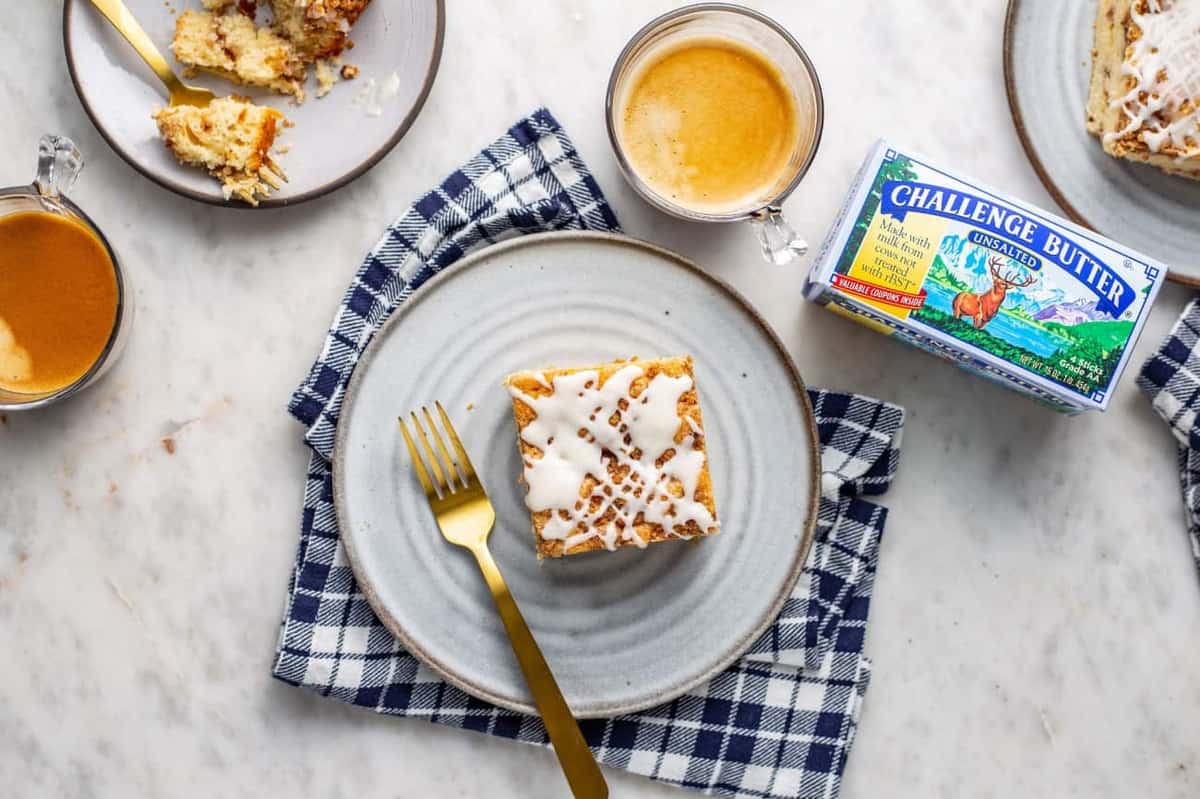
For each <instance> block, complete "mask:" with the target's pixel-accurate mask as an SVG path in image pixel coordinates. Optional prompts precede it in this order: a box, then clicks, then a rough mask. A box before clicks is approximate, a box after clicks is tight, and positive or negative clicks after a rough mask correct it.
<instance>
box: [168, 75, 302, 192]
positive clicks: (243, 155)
mask: <svg viewBox="0 0 1200 799" xmlns="http://www.w3.org/2000/svg"><path fill="white" fill-rule="evenodd" d="M154 121H155V122H157V123H158V130H159V133H161V134H162V137H163V140H164V141H165V142H166V145H167V147H168V148H170V150H171V151H172V152H173V153H174V154H175V157H176V158H178V159H179V160H180V161H181V162H183V163H185V164H192V165H194V166H200V167H203V168H205V169H207V170H208V171H209V172H210V173H211V174H212V175H213V176H214V177H215V178H217V180H219V181H221V186H222V189H223V191H224V194H225V199H227V200H228V199H229V198H230V197H233V196H237V197H240V198H241V199H243V200H245V201H246V202H248V203H250V204H251V205H258V197H259V195H266V194H267V193H268V192H270V190H271V189H272V188H279V183H278V181H277V178H276V173H278V171H279V170H278V168H277V167H275V166H274V163H273V161H272V160H271V156H270V154H269V151H270V149H271V145H272V144H273V143H274V141H275V134H276V132H277V130H278V127H279V125H280V124H281V123H283V122H284V117H283V114H281V113H280V112H279V111H276V110H275V109H274V108H268V107H265V106H260V105H254V104H253V103H252V102H250V100H249V99H247V98H245V97H238V96H236V95H235V96H231V97H219V98H217V99H215V100H213V101H212V102H211V103H209V104H208V105H207V106H204V107H199V106H194V105H173V106H170V107H168V108H162V109H159V110H158V111H156V112H155V113H154ZM272 170H274V171H272Z"/></svg>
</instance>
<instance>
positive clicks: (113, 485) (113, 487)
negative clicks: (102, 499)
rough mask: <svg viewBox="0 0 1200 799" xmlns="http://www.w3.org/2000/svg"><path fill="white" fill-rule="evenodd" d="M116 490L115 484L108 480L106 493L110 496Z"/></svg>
mask: <svg viewBox="0 0 1200 799" xmlns="http://www.w3.org/2000/svg"><path fill="white" fill-rule="evenodd" d="M117 488H118V486H117V484H116V483H114V482H112V481H111V480H110V481H109V483H108V493H110V494H115V493H117Z"/></svg>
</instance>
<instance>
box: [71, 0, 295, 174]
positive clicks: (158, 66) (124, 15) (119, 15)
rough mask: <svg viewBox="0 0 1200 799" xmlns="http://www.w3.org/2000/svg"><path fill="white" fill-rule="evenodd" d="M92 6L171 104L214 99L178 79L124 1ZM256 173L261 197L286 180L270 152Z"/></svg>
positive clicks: (200, 104) (101, 0)
mask: <svg viewBox="0 0 1200 799" xmlns="http://www.w3.org/2000/svg"><path fill="white" fill-rule="evenodd" d="M92 5H94V6H95V7H96V8H97V9H98V10H99V11H100V13H101V14H103V15H104V16H105V18H106V19H107V20H108V21H109V22H111V23H112V26H113V27H114V28H116V29H117V33H119V34H121V35H122V36H124V37H125V41H127V42H129V43H130V44H131V45H133V49H134V50H136V51H137V54H138V55H140V56H141V57H142V60H143V61H145V62H146V64H147V65H148V66H149V67H150V69H152V70H154V74H155V75H157V76H158V79H159V80H161V81H162V82H163V85H164V86H166V87H167V92H168V93H169V94H170V96H171V101H170V104H171V105H194V106H196V107H197V108H204V107H205V106H207V105H208V104H209V103H211V102H212V101H213V100H215V99H216V95H214V94H213V93H212V92H210V91H209V90H208V89H204V88H201V87H200V86H189V85H187V84H186V83H184V82H183V81H182V80H180V79H179V76H178V75H176V74H175V72H174V71H173V70H172V69H171V67H170V66H169V65H168V64H167V60H166V59H165V58H163V56H162V53H160V52H159V51H158V48H157V47H155V46H154V42H153V41H152V40H151V39H150V37H149V36H148V35H147V34H146V31H145V30H143V29H142V26H141V25H139V24H138V21H137V20H136V19H134V16H133V12H131V11H130V10H129V7H128V6H126V5H125V3H124V2H123V0H92ZM259 175H260V177H262V178H263V180H264V181H265V183H262V184H260V185H259V187H258V191H259V193H261V194H262V195H263V196H264V197H265V196H267V194H269V193H270V190H271V189H272V188H275V189H278V188H279V181H280V180H282V181H283V182H284V183H287V175H286V174H284V172H283V170H282V169H280V168H279V164H278V163H277V162H276V161H275V159H273V158H271V156H269V155H268V156H266V157H265V158H264V159H263V168H262V169H261V170H260V172H259Z"/></svg>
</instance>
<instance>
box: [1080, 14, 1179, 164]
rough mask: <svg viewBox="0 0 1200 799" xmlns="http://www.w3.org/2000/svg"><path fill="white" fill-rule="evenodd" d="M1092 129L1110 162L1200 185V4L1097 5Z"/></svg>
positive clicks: (1090, 109)
mask: <svg viewBox="0 0 1200 799" xmlns="http://www.w3.org/2000/svg"><path fill="white" fill-rule="evenodd" d="M1087 129H1088V132H1089V133H1091V134H1092V135H1094V136H1097V137H1099V139H1100V141H1101V143H1102V145H1103V147H1104V151H1105V152H1107V153H1108V154H1109V155H1112V156H1114V157H1116V158H1124V159H1127V160H1129V161H1136V162H1140V163H1146V164H1151V165H1152V166H1156V167H1158V168H1160V169H1162V170H1164V171H1166V172H1170V173H1172V174H1176V175H1182V176H1184V177H1188V178H1192V179H1193V180H1200V0H1099V2H1098V7H1097V11H1096V22H1095V26H1094V44H1093V49H1092V78H1091V84H1090V86H1089V90H1088V105H1087Z"/></svg>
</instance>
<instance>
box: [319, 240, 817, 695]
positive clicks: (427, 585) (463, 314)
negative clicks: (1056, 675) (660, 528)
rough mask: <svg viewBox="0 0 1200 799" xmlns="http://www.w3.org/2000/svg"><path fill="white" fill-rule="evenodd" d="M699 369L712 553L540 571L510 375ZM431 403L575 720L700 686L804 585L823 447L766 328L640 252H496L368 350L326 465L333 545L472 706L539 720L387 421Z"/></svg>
mask: <svg viewBox="0 0 1200 799" xmlns="http://www.w3.org/2000/svg"><path fill="white" fill-rule="evenodd" d="M688 353H690V354H691V355H693V356H694V357H695V360H696V382H697V388H698V389H699V393H700V401H701V405H702V409H703V413H704V427H705V433H706V436H705V439H706V442H707V447H708V452H709V457H710V463H711V471H712V476H713V485H714V496H715V499H716V504H717V514H718V517H719V519H720V521H721V523H722V532H721V533H720V534H718V535H716V536H714V537H711V538H707V539H704V540H700V541H695V542H682V541H672V542H664V543H660V544H655V545H652V546H650V547H648V548H647V549H645V550H638V549H636V548H635V549H626V550H621V551H618V552H611V553H610V552H597V553H590V554H587V555H579V556H573V557H570V558H564V559H560V560H547V561H544V562H542V563H540V564H539V562H538V561H537V558H536V556H535V554H534V547H533V533H532V532H531V530H530V521H529V513H528V511H527V510H526V509H525V505H524V501H523V496H524V494H523V491H522V489H521V487H520V486H519V485H518V483H517V478H518V477H519V476H520V472H521V461H520V458H519V456H518V453H517V439H516V436H517V432H516V424H515V423H514V422H513V419H512V410H511V406H510V404H509V398H508V393H507V392H506V391H505V390H504V388H503V387H502V385H501V381H502V380H503V378H504V377H505V375H507V374H508V373H510V372H513V371H517V370H519V369H522V368H527V367H541V366H549V365H582V364H589V363H596V362H601V361H606V360H611V359H613V358H619V357H628V356H631V355H640V356H642V357H650V356H660V355H671V354H688ZM434 400H440V401H441V402H442V403H443V405H444V406H445V407H446V409H447V411H448V413H449V414H450V416H451V418H452V419H453V420H454V423H455V426H456V428H457V429H458V431H459V433H460V434H461V436H462V438H463V441H464V444H465V445H466V448H467V450H468V452H469V453H470V455H471V459H472V461H473V462H474V464H475V467H476V469H477V471H478V472H479V473H480V475H481V478H482V480H483V483H484V487H485V488H486V489H487V491H488V495H489V496H490V497H491V499H492V503H493V505H494V506H495V509H496V526H495V529H494V530H493V532H492V536H491V546H492V551H493V553H494V554H495V558H496V561H497V562H498V563H499V565H500V568H501V570H502V571H503V573H504V575H505V577H506V578H507V580H508V584H509V586H510V587H511V589H512V592H513V595H514V596H515V597H516V599H517V602H518V603H519V604H520V606H521V610H522V611H523V612H524V615H525V618H526V620H527V621H528V622H529V626H530V628H531V629H532V630H533V634H534V636H535V637H536V638H537V640H538V643H539V644H540V645H541V647H542V651H543V652H544V653H545V655H546V659H547V661H548V662H549V663H550V666H551V668H552V669H553V670H554V673H555V675H556V676H557V678H558V682H559V685H560V686H561V688H562V690H563V693H564V695H565V696H566V699H567V701H568V703H569V704H570V705H571V708H572V710H574V712H575V713H576V714H577V715H579V716H588V717H595V716H609V715H616V714H620V713H627V712H632V711H635V710H639V709H642V708H646V707H650V706H653V705H656V704H658V703H660V702H665V701H668V700H670V699H672V698H674V697H676V696H678V695H679V694H681V693H683V692H684V691H686V690H688V689H689V688H691V687H694V686H695V685H697V684H699V683H701V682H703V681H705V680H706V679H708V678H710V677H711V676H712V675H713V674H714V673H716V672H717V671H719V670H720V669H722V668H724V667H725V666H727V665H728V664H729V663H731V662H732V661H733V660H734V659H736V658H737V657H738V655H740V654H741V653H742V652H744V651H745V650H746V648H747V647H748V646H749V645H750V644H752V643H753V642H754V641H755V640H756V639H757V638H758V636H759V635H760V634H761V633H762V632H763V631H764V630H765V629H766V627H767V626H768V625H769V624H770V622H771V621H772V620H773V619H774V617H775V616H776V614H777V613H778V611H779V609H780V607H781V605H782V603H783V600H784V599H785V598H786V597H787V595H788V593H789V591H790V590H791V588H792V585H793V584H794V583H795V581H796V578H797V576H798V575H799V573H800V570H801V568H802V566H803V564H804V559H805V557H806V555H807V551H808V547H809V544H810V542H811V537H812V529H813V524H814V521H815V509H816V497H817V472H818V470H817V457H818V455H817V446H816V429H815V426H814V422H813V416H812V409H811V407H810V406H809V402H808V395H807V392H806V391H805V390H804V386H803V384H802V383H801V381H800V378H799V376H798V375H797V374H796V371H795V368H794V367H793V365H792V363H791V361H790V360H789V359H788V356H787V354H786V352H785V350H784V349H783V347H782V346H781V345H780V343H779V341H778V340H777V339H776V338H775V336H774V335H773V334H772V333H771V332H770V330H769V329H768V328H767V327H766V326H765V324H764V323H763V322H762V321H761V320H760V319H759V318H758V317H757V316H756V315H755V313H754V312H753V311H752V310H751V309H750V308H749V307H748V306H747V305H746V304H745V303H744V302H743V301H742V300H741V299H740V298H738V297H737V296H736V295H735V294H734V293H733V292H732V291H731V290H730V289H728V288H726V287H725V286H724V285H723V284H721V283H719V282H717V281H716V280H715V279H713V278H711V277H708V276H707V275H705V273H703V272H701V271H700V270H699V269H698V268H697V267H695V266H694V265H692V264H691V263H690V262H688V261H685V260H684V259H683V258H681V257H679V256H677V255H674V254H672V253H670V252H667V251H665V250H661V249H658V248H656V247H653V246H651V245H649V244H644V243H642V242H638V241H635V240H633V239H628V238H624V237H621V236H611V235H605V234H596V233H592V234H585V233H555V234H544V235H540V236H526V237H522V238H519V239H515V240H513V241H510V242H507V243H504V244H500V245H497V246H494V247H491V248H489V249H488V250H486V251H483V252H481V253H479V254H477V255H474V256H472V257H469V258H466V259H464V260H463V261H462V262H461V263H460V264H458V265H456V266H455V267H453V268H452V269H451V270H449V271H448V272H446V273H444V274H442V275H440V276H439V277H437V278H435V279H434V280H433V281H432V282H431V283H430V284H429V285H428V286H426V287H424V288H423V289H421V290H420V291H419V292H418V293H417V295H416V296H415V297H414V298H413V299H412V300H410V301H408V302H407V303H406V304H405V305H403V306H402V307H401V309H400V310H399V311H398V312H397V313H396V314H395V315H394V316H393V317H392V318H391V319H390V320H389V321H388V323H387V325H386V326H385V327H384V328H383V329H382V330H381V331H380V332H379V333H378V334H377V335H376V336H375V338H374V340H373V341H372V342H371V345H370V347H369V348H368V350H367V352H366V353H365V355H364V356H363V360H362V362H361V363H360V365H359V367H358V368H357V370H356V371H355V373H354V379H353V381H352V383H351V385H350V389H349V393H348V395H347V398H346V402H345V405H344V407H343V410H342V414H341V421H340V423H339V426H338V437H337V447H336V452H335V456H334V492H335V501H336V504H337V509H338V524H339V526H340V529H341V531H342V536H343V540H344V541H345V542H346V544H347V547H348V549H349V552H350V555H351V563H352V565H353V566H354V571H355V574H356V575H357V577H358V580H359V583H360V585H361V587H362V589H363V591H364V592H365V593H366V595H367V597H368V599H369V600H370V602H371V605H372V607H373V608H374V609H375V611H376V613H377V615H378V616H379V617H380V618H381V619H382V620H383V621H384V623H385V624H387V625H388V627H389V628H390V629H391V630H392V632H393V633H395V634H396V636H397V637H398V638H399V639H400V640H401V641H402V642H403V643H404V645H405V646H406V647H407V648H408V649H409V651H411V652H413V653H414V654H415V655H417V656H418V657H420V658H421V659H422V660H424V661H425V662H426V663H428V664H429V665H430V666H431V667H432V668H433V669H435V670H436V671H438V672H439V673H440V674H442V675H443V676H444V677H445V678H446V679H447V680H449V681H450V682H452V683H454V684H455V685H458V686H459V687H461V688H462V689H463V690H465V691H467V692H468V693H471V694H473V695H475V696H478V697H480V698H482V699H486V700H488V701H491V702H494V703H496V704H498V705H502V706H505V707H509V708H513V709H516V710H521V711H525V712H533V705H532V699H531V698H530V695H529V693H528V691H527V689H526V687H525V683H524V680H523V679H522V677H521V673H520V670H519V668H518V666H517V663H516V660H515V659H514V657H513V655H512V651H511V649H510V648H509V644H508V639H507V638H506V637H505V634H504V628H503V626H502V625H501V623H500V619H499V618H498V617H497V615H496V612H495V609H494V608H493V605H492V600H491V596H490V595H489V594H488V591H487V589H486V587H485V586H484V583H483V578H482V577H481V575H480V574H479V571H478V568H477V567H476V565H475V562H474V560H473V559H472V558H471V555H470V553H468V552H467V551H466V550H463V549H459V548H458V547H454V546H452V545H450V544H448V543H446V542H445V541H444V540H443V539H442V537H441V535H440V534H439V533H438V530H437V526H436V524H435V522H434V519H433V515H432V513H431V512H430V510H429V506H428V504H427V502H426V501H425V496H424V494H423V493H422V492H421V488H420V486H419V484H418V483H417V479H416V475H415V474H414V473H413V471H412V467H411V463H410V461H409V458H408V453H407V451H406V450H405V447H404V442H403V439H402V438H401V437H400V433H399V429H398V426H397V423H396V417H397V416H398V415H399V414H401V413H404V412H406V411H409V410H411V409H414V408H417V407H418V406H420V405H423V404H427V403H432V402H433V401H434ZM469 404H471V405H472V406H473V408H472V410H469V411H468V410H467V407H468V405H469Z"/></svg>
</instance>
